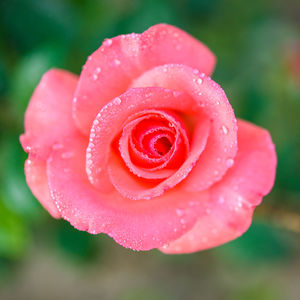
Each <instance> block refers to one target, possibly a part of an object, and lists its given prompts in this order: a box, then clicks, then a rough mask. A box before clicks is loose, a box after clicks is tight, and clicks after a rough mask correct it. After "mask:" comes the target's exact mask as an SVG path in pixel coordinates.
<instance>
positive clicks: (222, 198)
mask: <svg viewBox="0 0 300 300" xmlns="http://www.w3.org/2000/svg"><path fill="white" fill-rule="evenodd" d="M224 201H225V200H224V197H223V196H220V197H219V199H218V202H219V203H220V204H223V203H224Z"/></svg>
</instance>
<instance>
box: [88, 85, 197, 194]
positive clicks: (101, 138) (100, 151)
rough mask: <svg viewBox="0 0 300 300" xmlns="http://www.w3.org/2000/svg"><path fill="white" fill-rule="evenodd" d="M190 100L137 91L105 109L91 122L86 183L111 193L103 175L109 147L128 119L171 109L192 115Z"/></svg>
mask: <svg viewBox="0 0 300 300" xmlns="http://www.w3.org/2000/svg"><path fill="white" fill-rule="evenodd" d="M193 105H194V104H193V100H192V99H191V98H190V97H188V96H187V95H185V94H184V93H178V94H176V96H174V93H173V91H171V90H166V89H163V88H158V87H154V88H137V89H130V90H128V91H127V92H126V93H124V94H122V95H120V96H119V97H117V98H115V99H114V100H112V101H111V102H109V103H108V104H107V105H105V106H104V107H103V108H102V110H101V111H100V112H99V114H98V115H97V117H96V118H95V120H94V123H93V127H92V129H91V134H90V142H89V146H88V149H87V157H88V159H87V174H88V177H89V180H90V182H91V183H92V184H93V185H94V186H95V187H97V189H99V190H101V191H110V190H112V186H111V181H110V179H109V176H108V173H107V166H108V165H107V163H108V158H109V155H110V153H111V143H112V141H113V139H114V138H115V137H117V136H118V134H119V132H120V130H121V129H122V128H123V126H124V124H125V122H126V121H127V120H128V118H129V117H130V116H132V115H134V114H136V113H139V112H141V111H144V110H147V109H174V110H177V111H182V112H187V113H188V112H190V113H193V111H192V108H193Z"/></svg>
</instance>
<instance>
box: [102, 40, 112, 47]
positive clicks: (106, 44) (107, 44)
mask: <svg viewBox="0 0 300 300" xmlns="http://www.w3.org/2000/svg"><path fill="white" fill-rule="evenodd" d="M111 44H112V40H111V39H106V40H105V41H104V42H103V45H104V46H107V47H109V46H111Z"/></svg>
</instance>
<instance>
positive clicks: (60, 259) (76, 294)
mask: <svg viewBox="0 0 300 300" xmlns="http://www.w3.org/2000/svg"><path fill="white" fill-rule="evenodd" d="M159 22H165V23H170V24H173V25H177V26H179V27H181V28H183V29H184V30H186V31H188V32H189V33H191V34H192V35H194V36H195V37H197V38H199V39H200V40H201V41H203V42H204V43H205V44H207V45H208V46H209V48H210V49H212V51H213V52H214V53H215V54H216V56H217V58H218V63H217V68H216V71H215V73H214V75H213V78H214V80H215V81H217V82H218V83H219V84H221V86H222V87H223V88H224V90H225V92H226V93H227V96H228V98H229V100H230V102H231V104H232V106H233V108H234V110H235V113H236V115H237V116H238V117H240V118H244V119H247V120H249V121H252V122H254V123H256V124H259V125H261V126H263V127H265V128H267V129H268V130H269V131H270V132H271V135H272V137H273V139H274V142H275V144H276V149H277V154H278V159H279V162H278V170H277V180H276V184H275V187H274V189H273V191H272V193H271V194H270V195H268V196H267V197H266V198H265V200H264V202H263V204H262V205H261V207H260V208H259V209H257V212H256V213H255V217H254V222H253V224H252V226H251V228H250V229H249V231H248V232H247V233H246V234H244V235H243V236H242V237H241V238H239V239H238V240H236V241H233V242H231V243H229V244H227V245H224V246H221V247H219V248H216V249H213V250H208V251H203V252H200V253H195V254H191V255H176V256H169V255H164V254H162V253H160V252H159V251H157V250H153V251H149V252H134V251H130V250H128V249H125V248H122V247H120V246H119V245H117V244H116V243H114V242H113V241H112V240H111V239H110V238H108V237H107V236H105V235H98V236H92V235H89V234H87V233H85V232H79V231H77V230H75V229H73V228H72V227H71V226H70V225H69V224H68V223H67V222H64V221H62V220H55V219H52V218H51V217H50V216H49V215H48V214H47V213H46V212H45V211H44V210H43V209H42V207H41V206H40V204H39V203H38V202H37V200H36V199H35V198H34V197H33V196H32V194H31V192H30V191H29V189H28V187H27V186H26V183H25V178H24V173H23V172H24V171H23V165H24V160H25V158H26V154H25V153H24V152H23V150H22V149H21V146H20V144H19V141H18V137H19V135H20V133H22V132H23V115H24V111H25V108H26V106H27V104H28V101H29V99H30V96H31V94H32V92H33V89H34V87H35V86H36V85H37V83H38V81H39V80H40V78H41V76H42V74H43V73H44V72H45V71H47V70H48V69H50V68H53V67H60V68H65V69H67V70H70V71H73V72H74V73H76V74H79V73H80V70H81V66H82V65H83V64H84V62H85V60H86V58H87V56H88V55H89V54H90V53H91V52H93V51H94V50H96V49H97V48H98V47H99V46H100V45H101V43H102V41H103V39H104V38H106V37H113V36H115V35H118V34H122V33H131V32H137V33H139V32H142V31H144V30H145V29H147V28H148V27H149V26H151V25H153V24H155V23H159ZM299 181H300V1H298V0H294V1H292V0H252V1H242V0H224V1H223V0H176V1H175V0H174V1H171V0H151V1H146V0H143V1H138V0H124V1H122V0H102V1H101V0H85V1H81V0H1V1H0V299H1V300H6V299H24V300H26V299H31V300H35V299H44V300H47V299H104V300H106V299H122V300H123V299H124V300H140V299H142V300H143V299H145V300H154V299H155V300H156V299H158V300H160V299H166V300H168V299H172V300H173V299H204V300H210V299H224V300H227V299H228V300H229V299H230V300H252V299H253V300H254V299H255V300H277V299H295V300H296V299H297V300H298V299H300V182H299ZM297 232H298V233H297Z"/></svg>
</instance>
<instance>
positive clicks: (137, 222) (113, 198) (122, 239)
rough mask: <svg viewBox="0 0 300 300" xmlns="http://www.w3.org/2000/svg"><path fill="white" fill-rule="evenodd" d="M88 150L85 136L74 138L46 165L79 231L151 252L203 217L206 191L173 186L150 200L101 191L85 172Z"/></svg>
mask: <svg viewBox="0 0 300 300" xmlns="http://www.w3.org/2000/svg"><path fill="white" fill-rule="evenodd" d="M86 147H87V141H86V140H85V137H82V136H79V135H77V136H72V137H70V138H69V139H66V140H65V141H64V147H63V148H62V149H54V150H53V152H52V153H51V156H50V158H49V160H48V163H47V174H48V178H49V186H50V191H51V195H52V197H53V199H54V200H55V203H56V205H57V207H58V208H59V211H60V213H61V215H62V217H63V218H64V219H65V220H67V221H69V222H70V223H71V224H72V225H73V226H74V227H75V228H77V229H79V230H85V231H88V232H89V233H92V234H97V233H101V232H103V233H107V234H108V235H109V236H111V237H112V238H114V239H115V240H116V242H117V243H119V244H120V245H122V246H124V247H128V248H131V249H136V250H149V249H153V248H157V247H161V246H162V245H164V244H165V243H168V242H170V241H171V240H174V239H177V238H179V237H180V236H181V235H182V234H184V233H185V232H186V231H188V230H189V229H191V228H192V226H193V225H194V224H195V221H196V219H197V217H198V216H199V215H201V213H203V203H205V202H206V201H207V199H208V198H207V197H208V193H207V192H200V193H186V192H184V191H183V190H180V189H176V188H174V189H172V190H171V191H169V192H167V193H165V194H164V195H163V196H162V197H157V198H155V199H152V200H151V201H142V200H141V201H132V200H128V199H125V198H123V197H122V196H121V195H120V194H119V193H118V192H116V191H113V192H112V193H106V194H102V193H100V192H99V191H97V190H96V189H94V187H93V186H92V185H91V184H90V182H89V180H88V178H87V176H86V173H85V151H84V150H85V148H86ZM64 153H68V155H67V156H66V155H64Z"/></svg>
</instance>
